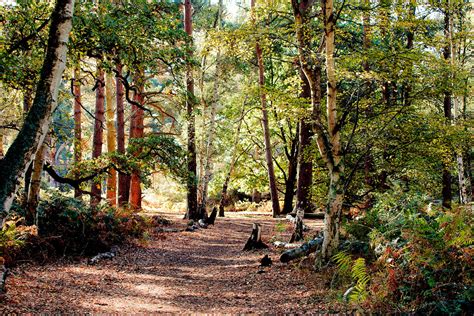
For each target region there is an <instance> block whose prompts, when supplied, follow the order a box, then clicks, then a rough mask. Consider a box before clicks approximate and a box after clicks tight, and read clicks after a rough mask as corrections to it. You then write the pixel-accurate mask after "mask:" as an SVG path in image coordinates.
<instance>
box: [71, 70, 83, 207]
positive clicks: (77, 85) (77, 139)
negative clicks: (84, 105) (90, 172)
mask: <svg viewBox="0 0 474 316" xmlns="http://www.w3.org/2000/svg"><path fill="white" fill-rule="evenodd" d="M79 76H80V72H79V69H78V68H76V69H75V70H74V88H73V93H74V162H75V163H78V162H80V161H81V160H82V148H81V142H82V127H81V122H82V118H81V116H82V113H81V112H82V110H81V82H80V81H79ZM81 195H82V194H81V192H80V191H79V190H78V189H74V197H75V198H78V197H80V196H81Z"/></svg>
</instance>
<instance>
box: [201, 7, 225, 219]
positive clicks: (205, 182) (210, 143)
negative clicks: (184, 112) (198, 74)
mask: <svg viewBox="0 0 474 316" xmlns="http://www.w3.org/2000/svg"><path fill="white" fill-rule="evenodd" d="M222 7H223V5H222V0H219V1H218V12H217V18H216V21H215V22H216V23H215V28H216V30H217V31H219V30H220V27H221V24H222V9H223V8H222ZM220 72H221V52H220V49H219V48H218V49H217V55H216V71H215V74H214V86H213V97H212V105H211V117H210V126H209V129H208V130H207V136H206V148H205V153H206V154H205V163H204V177H203V178H202V182H201V190H200V191H201V201H200V205H199V209H200V212H206V204H207V196H208V187H209V182H210V181H211V177H212V166H213V162H212V158H213V155H214V135H215V133H216V131H215V129H216V127H215V126H216V113H217V106H218V102H219V97H220V96H219V84H220ZM202 80H204V79H202Z"/></svg>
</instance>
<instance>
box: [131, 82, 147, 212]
mask: <svg viewBox="0 0 474 316" xmlns="http://www.w3.org/2000/svg"><path fill="white" fill-rule="evenodd" d="M142 92H143V89H140V92H138V93H135V96H134V101H136V102H138V103H140V104H143V96H142V94H141V93H142ZM143 121H144V112H143V109H140V108H139V107H137V106H136V105H132V119H131V124H130V139H132V138H143ZM130 207H131V208H132V209H134V210H139V209H141V208H142V189H141V182H140V171H139V170H134V171H133V173H132V176H131V178H130Z"/></svg>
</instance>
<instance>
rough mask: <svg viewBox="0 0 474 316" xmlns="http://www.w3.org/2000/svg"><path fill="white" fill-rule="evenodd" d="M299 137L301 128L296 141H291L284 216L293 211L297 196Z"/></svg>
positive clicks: (295, 138) (297, 131)
mask: <svg viewBox="0 0 474 316" xmlns="http://www.w3.org/2000/svg"><path fill="white" fill-rule="evenodd" d="M298 136H299V127H298V128H297V130H296V135H295V137H294V139H292V140H291V149H290V153H289V156H288V176H287V179H286V183H285V196H284V200H283V209H282V213H283V214H288V213H290V212H291V211H292V210H293V197H294V196H295V186H296V178H297V175H298V143H299V140H298Z"/></svg>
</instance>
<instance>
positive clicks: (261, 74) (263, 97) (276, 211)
mask: <svg viewBox="0 0 474 316" xmlns="http://www.w3.org/2000/svg"><path fill="white" fill-rule="evenodd" d="M250 6H251V10H252V19H253V21H255V17H254V8H255V0H251V2H250ZM255 53H256V55H257V62H258V85H259V89H260V103H261V106H262V127H263V138H264V142H265V160H266V162H267V171H268V182H269V187H270V198H271V200H272V214H273V217H277V216H278V215H280V202H279V200H278V190H277V185H276V178H275V169H274V167H273V155H272V144H271V141H270V127H269V122H268V111H267V94H266V93H265V67H264V65H263V53H262V48H261V47H260V42H259V40H257V41H256V43H255Z"/></svg>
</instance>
